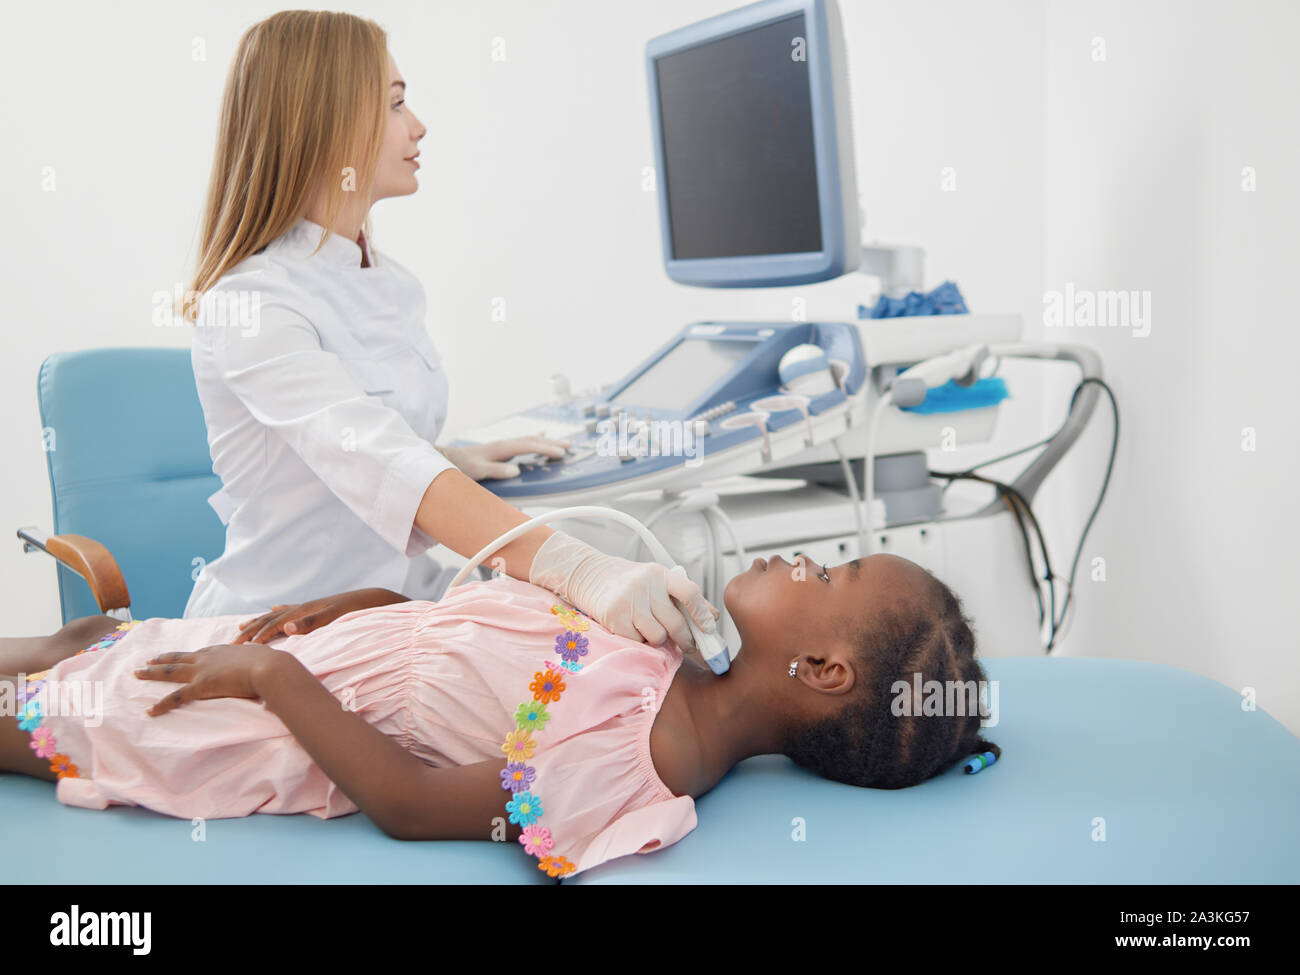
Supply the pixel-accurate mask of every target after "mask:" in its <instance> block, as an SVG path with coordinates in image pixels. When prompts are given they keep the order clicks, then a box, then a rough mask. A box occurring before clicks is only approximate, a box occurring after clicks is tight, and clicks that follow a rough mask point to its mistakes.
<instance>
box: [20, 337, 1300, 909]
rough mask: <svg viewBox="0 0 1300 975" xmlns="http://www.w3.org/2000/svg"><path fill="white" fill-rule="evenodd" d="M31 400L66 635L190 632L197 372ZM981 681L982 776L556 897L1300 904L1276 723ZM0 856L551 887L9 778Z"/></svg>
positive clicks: (717, 843) (277, 825)
mask: <svg viewBox="0 0 1300 975" xmlns="http://www.w3.org/2000/svg"><path fill="white" fill-rule="evenodd" d="M38 398H39V402H40V409H41V425H42V428H43V430H45V431H47V439H48V440H49V443H48V445H47V454H46V456H47V458H48V461H49V469H50V484H51V494H52V497H53V501H54V505H53V508H54V534H52V535H46V534H45V533H43V532H41V531H39V530H38V529H24V530H23V531H22V532H21V533H20V534H21V535H22V537H23V539H24V543H25V544H26V545H27V546H28V547H29V548H32V549H44V550H45V551H48V552H50V553H51V554H52V555H55V556H56V558H58V559H59V562H60V565H59V569H58V579H59V590H60V597H61V604H62V609H63V618H64V620H68V619H72V618H75V617H78V616H85V615H87V614H90V613H95V612H100V611H106V610H113V609H121V608H125V607H130V610H131V612H132V614H133V615H134V616H135V618H137V619H145V618H148V617H150V616H180V615H181V613H182V611H183V609H184V605H185V600H186V598H187V597H188V595H189V590H190V587H191V585H192V572H193V571H194V566H195V565H197V564H200V563H201V561H202V560H203V559H211V558H214V557H215V556H216V555H218V554H219V553H220V551H221V548H222V544H223V537H224V532H223V529H222V526H221V524H220V522H219V520H218V519H217V518H216V516H215V514H214V512H213V511H212V509H211V508H210V507H209V506H208V504H207V503H206V499H207V497H208V496H209V495H211V494H212V493H213V492H214V491H216V490H217V488H218V487H220V482H219V481H218V479H217V478H216V477H215V476H214V475H213V473H212V466H211V460H210V458H209V456H208V451H207V440H206V434H205V430H204V427H203V415H202V411H201V409H200V407H199V403H198V397H197V394H196V392H195V388H194V377H193V374H192V373H191V371H190V363H189V353H188V351H186V350H183V349H94V350H85V351H80V352H72V353H66V354H60V355H55V356H51V357H50V358H49V359H47V360H46V361H45V363H44V364H43V365H42V366H41V371H40V376H39V382H38ZM55 438H57V440H56V439H55ZM101 543H102V544H101ZM109 553H111V555H110V554H109ZM125 580H129V581H130V587H131V588H130V592H129V593H128V591H127V588H126V583H125ZM88 583H89V584H88ZM983 665H984V668H985V672H986V674H987V676H988V678H989V679H990V680H996V681H998V700H997V705H998V723H997V725H996V726H995V727H990V728H987V729H986V730H985V737H986V738H988V739H989V740H991V741H994V742H997V744H998V745H999V746H1001V748H1002V750H1003V755H1002V759H1001V760H1000V761H999V762H997V763H996V764H995V765H993V766H992V767H991V768H988V769H985V770H984V771H982V772H980V773H978V774H976V775H965V774H963V773H962V770H961V768H960V766H958V767H956V768H954V769H951V770H949V771H948V772H946V773H945V774H943V775H941V776H939V777H937V778H935V779H932V780H930V781H929V782H926V783H924V784H922V785H920V786H916V787H914V788H910V789H903V790H899V791H884V790H871V789H857V788H853V787H851V786H846V785H841V784H839V783H834V782H828V781H824V780H822V779H819V778H817V777H816V776H814V775H812V774H811V773H808V772H805V771H804V770H802V769H799V768H797V767H796V766H794V765H793V764H792V763H790V762H789V761H788V760H786V759H785V758H782V757H780V756H770V755H769V756H763V757H761V758H755V759H750V760H749V761H747V762H743V763H742V764H741V765H739V766H737V767H736V768H735V769H733V770H732V771H731V773H730V774H729V775H727V777H726V778H724V779H723V781H722V782H721V783H719V784H718V786H717V787H716V788H714V790H713V791H712V792H710V793H709V794H708V795H706V796H704V797H703V798H701V799H700V800H699V801H698V803H697V812H698V815H699V825H698V826H697V828H696V829H695V830H694V831H693V832H692V833H690V834H689V835H687V836H686V837H685V839H683V840H682V841H681V842H680V843H677V844H675V845H674V846H671V847H668V848H666V849H664V850H659V851H655V852H653V853H648V854H644V855H632V856H627V857H623V858H621V859H619V860H615V861H612V862H610V863H606V864H603V865H601V866H599V867H596V868H593V869H591V870H588V871H586V872H584V873H582V874H579V875H577V876H575V877H572V878H570V879H569V880H567V881H565V882H566V883H579V884H601V883H607V884H608V883H629V882H632V883H712V882H731V881H737V882H773V883H802V882H807V883H819V882H863V883H971V882H983V883H1051V882H1061V883H1074V882H1081V883H1093V882H1102V883H1107V882H1108V883H1266V882H1282V883H1297V882H1300V840H1297V837H1296V831H1297V826H1298V825H1300V739H1297V738H1296V737H1295V736H1294V735H1292V734H1291V733H1290V732H1288V731H1287V730H1286V729H1285V728H1284V727H1283V726H1282V725H1281V724H1279V723H1278V722H1277V721H1276V720H1275V719H1274V718H1272V717H1271V716H1269V714H1267V713H1266V711H1265V710H1256V711H1243V710H1242V707H1241V697H1240V695H1238V694H1237V693H1236V692H1235V691H1233V690H1232V689H1230V688H1227V687H1224V686H1223V685H1221V684H1218V683H1216V682H1215V681H1212V680H1209V679H1208V678H1205V677H1201V676H1199V675H1197V674H1194V673H1191V672H1189V671H1185V670H1181V669H1178V668H1174V667H1168V666H1163V665H1158V664H1149V663H1140V662H1134V661H1129V660H1117V659H1099V658H1083V657H1065V658H1056V657H1050V658H1049V657H1042V658H1039V657H1033V658H1030V657H992V658H987V659H984V660H983ZM1261 705H1262V707H1263V708H1265V709H1266V708H1268V707H1269V705H1270V702H1269V700H1268V699H1267V695H1264V696H1263V699H1262V700H1261ZM0 839H3V840H4V841H6V848H7V850H8V852H9V855H7V856H5V857H4V858H3V861H2V862H3V866H0V881H3V882H6V883H20V882H21V883H202V884H223V883H248V884H253V883H390V884H395V883H471V882H486V883H521V884H541V883H547V884H549V883H556V881H554V880H552V879H550V878H548V877H547V876H546V875H545V874H544V873H542V872H541V871H540V870H538V869H537V867H536V861H535V860H534V859H533V858H532V857H529V856H527V855H526V854H524V852H523V850H522V849H520V848H518V845H517V844H494V843H490V842H486V841H484V842H423V843H412V842H402V841H399V840H393V839H389V838H388V837H387V836H385V835H384V834H383V833H382V832H381V831H380V830H379V829H378V828H377V827H375V826H374V825H373V824H372V823H371V822H370V821H369V820H368V819H367V818H366V817H365V816H364V815H363V814H360V813H358V814H355V815H352V816H345V817H341V818H338V819H331V820H320V819H316V818H315V817H313V816H307V815H297V816H271V815H254V816H249V817H247V818H245V819H236V820H228V819H227V820H209V821H208V822H206V823H205V824H203V831H202V839H201V840H200V839H199V833H198V832H197V831H196V827H195V826H193V825H192V824H191V823H190V822H189V821H188V820H181V819H172V818H170V817H166V816H161V815H157V814H155V813H151V812H149V811H147V810H143V809H137V808H132V807H122V806H116V807H112V808H110V809H107V810H103V811H99V810H88V809H78V808H73V807H69V806H65V805H63V804H61V803H59V802H58V801H57V800H56V799H55V798H54V787H53V785H51V784H50V783H48V782H43V781H38V780H35V779H29V778H26V777H24V776H18V775H4V774H0ZM38 841H39V842H38Z"/></svg>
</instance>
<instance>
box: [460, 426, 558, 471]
mask: <svg viewBox="0 0 1300 975" xmlns="http://www.w3.org/2000/svg"><path fill="white" fill-rule="evenodd" d="M568 446H569V442H568V441H567V440H554V439H552V438H551V437H543V436H541V435H540V434H539V435H538V436H535V437H515V438H514V439H512V440H493V441H492V442H491V443H482V444H475V445H474V446H472V447H441V446H440V447H438V450H439V452H441V453H442V454H443V455H444V456H445V457H446V458H447V459H448V460H449V461H451V462H452V463H453V464H455V465H456V466H457V467H459V468H460V469H461V472H462V473H463V474H464V475H465V476H466V477H472V478H473V479H474V480H476V481H483V480H488V479H492V478H506V477H518V476H519V465H518V464H507V463H505V461H508V460H509V459H510V458H511V457H517V456H518V455H519V454H545V455H546V456H547V457H553V458H556V457H563V456H564V451H565V450H566V449H568Z"/></svg>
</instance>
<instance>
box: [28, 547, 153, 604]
mask: <svg viewBox="0 0 1300 975" xmlns="http://www.w3.org/2000/svg"><path fill="white" fill-rule="evenodd" d="M18 537H19V538H20V539H22V542H23V548H24V549H25V550H26V551H28V552H31V551H33V550H37V549H39V550H40V551H42V552H45V553H46V554H47V555H52V556H53V557H54V558H55V559H56V560H57V561H58V562H59V563H60V564H61V565H64V566H66V567H67V568H68V569H70V570H72V571H73V572H75V573H76V574H77V575H79V576H81V578H83V579H85V580H86V584H87V585H88V586H90V592H91V595H93V596H94V597H95V602H96V603H98V604H99V610H100V612H101V613H108V614H112V615H119V614H120V611H122V610H125V609H127V608H128V607H129V606H130V605H131V595H130V593H129V592H127V588H126V580H125V579H123V578H122V570H121V569H120V568H119V567H118V564H117V560H116V559H114V558H113V555H112V553H111V552H109V550H108V549H107V548H105V547H104V546H103V545H102V544H100V543H99V542H97V541H95V540H94V539H93V538H87V537H86V536H85V535H47V534H45V532H43V531H41V530H40V529H39V528H20V529H18ZM115 611H116V612H115Z"/></svg>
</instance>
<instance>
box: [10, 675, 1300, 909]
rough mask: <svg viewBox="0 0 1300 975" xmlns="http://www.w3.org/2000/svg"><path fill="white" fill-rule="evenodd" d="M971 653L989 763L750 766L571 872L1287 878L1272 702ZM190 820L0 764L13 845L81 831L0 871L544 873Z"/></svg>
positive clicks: (1184, 679) (1296, 793)
mask: <svg viewBox="0 0 1300 975" xmlns="http://www.w3.org/2000/svg"><path fill="white" fill-rule="evenodd" d="M985 668H986V671H987V673H988V676H989V679H990V680H996V681H998V687H999V712H1000V713H999V722H998V725H997V727H995V728H991V729H989V732H990V733H989V734H988V735H987V737H989V738H990V739H991V740H993V741H996V742H997V743H998V744H999V745H1000V746H1002V749H1003V758H1002V761H1000V762H998V763H997V764H996V765H994V766H993V767H992V768H990V769H986V770H985V771H983V772H980V773H979V774H978V775H965V774H963V773H962V772H961V771H960V769H953V770H951V771H949V772H947V773H945V774H943V775H941V776H939V777H937V778H935V779H931V780H930V781H929V782H926V783H924V784H923V785H920V786H916V787H914V788H911V789H903V790H899V791H884V790H873V789H855V788H853V787H851V786H845V785H840V784H839V783H835V782H827V781H825V780H823V779H819V778H817V777H816V776H814V775H812V774H810V773H807V772H805V771H804V770H802V769H800V768H798V767H796V766H795V765H793V764H792V763H791V762H789V761H788V760H786V759H785V758H782V757H780V756H772V755H768V756H763V757H762V758H754V759H750V760H749V761H747V762H743V763H741V764H740V765H739V766H737V767H736V768H735V769H733V770H732V772H731V773H730V774H729V775H728V776H727V777H726V778H724V779H723V780H722V782H721V783H719V785H718V786H717V787H716V788H715V789H714V790H713V791H712V792H710V793H709V794H708V795H706V796H704V797H703V798H702V799H700V800H699V801H698V802H697V804H696V806H697V812H698V815H699V825H698V826H697V827H696V829H695V831H694V832H692V833H690V834H689V835H688V836H687V837H686V838H685V839H683V840H682V841H681V842H680V843H677V844H676V845H674V846H671V847H668V848H666V849H664V850H660V851H656V852H654V853H648V854H644V855H635V856H629V857H623V858H621V859H619V860H613V861H611V862H609V863H606V864H604V865H602V866H599V867H596V868H594V869H592V870H588V871H586V872H584V873H582V874H579V875H578V876H576V877H574V878H572V879H570V880H568V881H565V882H566V883H576V884H619V883H653V884H677V883H689V884H699V883H728V882H738V883H765V882H774V883H953V884H967V883H1035V884H1041V883H1170V884H1188V883H1207V884H1221V883H1246V884H1252V883H1296V882H1300V840H1298V839H1297V835H1296V824H1297V823H1300V740H1297V739H1296V737H1295V736H1294V735H1292V734H1291V733H1290V732H1288V731H1287V730H1286V729H1285V728H1284V727H1282V725H1280V724H1279V723H1278V722H1277V721H1275V720H1274V719H1273V718H1272V717H1270V716H1269V715H1268V714H1266V713H1265V712H1263V711H1242V710H1241V705H1240V700H1241V699H1240V697H1239V696H1238V695H1237V694H1236V693H1234V692H1233V691H1232V690H1231V689H1229V688H1227V687H1224V686H1222V685H1221V684H1218V683H1216V682H1215V681H1212V680H1209V679H1207V678H1205V677H1201V676H1199V675H1197V674H1193V673H1191V672H1189V671H1185V670H1179V669H1177V668H1174V667H1167V666H1164V665H1160V664H1148V663H1138V662H1133V661H1126V660H1103V659H1092V658H1063V659H1038V658H1027V657H1002V658H992V659H989V660H986V661H985ZM1098 818H1100V819H1103V820H1104V826H1105V834H1104V835H1105V838H1104V840H1100V839H1095V838H1094V836H1099V835H1100V834H1099V833H1098V832H1097V830H1098V826H1097V825H1096V824H1095V823H1094V820H1096V819H1098ZM796 820H801V821H802V824H803V832H804V836H805V839H803V840H802V841H796V840H794V839H792V833H793V831H794V823H795V821H796ZM37 824H39V825H37ZM205 828H206V838H205V840H204V841H203V842H199V841H197V840H195V839H194V837H193V832H194V828H193V827H192V826H191V824H190V823H189V822H187V821H185V820H177V819H171V818H168V817H164V816H159V815H156V814H153V813H150V812H147V811H145V810H142V809H136V808H123V807H114V808H110V809H108V810H104V811H98V810H88V809H76V808H72V807H68V806H64V805H61V804H60V803H59V802H57V801H56V800H55V798H54V787H53V786H52V785H51V784H49V783H47V782H39V781H36V780H34V779H26V778H24V777H22V776H14V775H5V776H0V836H3V837H4V838H6V839H7V840H9V841H10V846H9V848H10V849H23V848H24V847H23V846H22V845H21V844H19V843H15V842H14V841H17V840H21V839H22V838H24V837H25V836H28V835H32V833H33V830H34V829H39V833H40V835H41V836H42V837H51V836H59V837H67V838H69V840H73V838H75V840H73V841H71V842H68V843H66V844H65V843H55V844H48V845H45V846H44V847H43V848H42V852H41V855H40V856H32V857H27V856H12V857H6V858H5V859H4V866H3V867H2V868H0V880H3V881H4V882H7V883H17V882H21V883H205V884H226V883H248V884H251V883H360V884H364V883H375V884H379V883H384V884H398V883H504V884H515V883H518V884H538V883H548V884H549V883H554V882H555V881H552V880H550V879H549V878H548V877H546V876H545V874H543V873H542V872H541V871H539V870H538V869H537V868H536V860H535V859H534V858H532V857H530V856H528V855H526V854H525V853H524V852H523V850H522V849H519V848H518V846H517V845H516V844H495V843H488V842H483V843H469V842H438V843H406V842H401V841H399V840H392V839H389V838H388V837H387V836H385V835H384V834H383V833H381V832H380V831H379V829H378V828H377V827H376V826H374V825H373V824H372V823H371V822H370V821H369V820H368V819H366V818H365V816H364V815H363V814H360V813H358V814H356V815H353V816H345V817H342V818H339V819H331V820H318V819H316V818H315V817H312V816H305V815H302V816H249V817H247V818H245V819H233V820H230V819H227V820H211V821H209V822H208V823H207V824H206V827H205Z"/></svg>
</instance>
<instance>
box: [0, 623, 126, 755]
mask: <svg viewBox="0 0 1300 975" xmlns="http://www.w3.org/2000/svg"><path fill="white" fill-rule="evenodd" d="M140 622H141V621H140V620H134V621H133V622H130V623H120V624H118V627H117V629H116V630H114V631H113V632H112V633H110V634H108V635H107V636H106V637H104V638H103V639H102V640H100V641H99V642H98V643H95V644H92V645H91V646H89V647H86V649H85V650H78V651H77V652H76V653H75V654H73V656H75V657H80V656H81V655H82V654H83V653H90V652H91V651H93V650H103V649H104V648H105V647H111V646H112V645H113V644H114V643H116V642H117V641H118V640H120V639H122V637H124V636H125V635H126V631H127V630H129V629H131V628H132V627H133V626H138V625H139V624H140ZM51 669H53V668H51ZM49 673H50V671H49V670H42V671H39V672H38V673H35V674H28V675H27V683H26V686H25V687H24V688H23V689H22V691H21V692H20V693H21V694H22V699H21V700H20V701H19V702H18V714H19V718H18V727H20V728H22V729H23V731H26V732H30V733H31V736H32V740H31V746H30V747H31V749H32V751H34V752H35V753H36V757H37V758H48V759H49V760H50V771H51V772H54V773H56V774H57V775H58V777H59V778H61V779H79V778H81V772H80V771H79V770H78V769H77V766H75V765H73V764H72V759H70V758H68V756H67V755H63V754H60V752H59V743H58V742H57V741H56V740H55V738H54V732H53V731H51V730H50V727H49V725H47V724H42V723H41V718H42V717H43V715H42V714H41V702H40V701H38V700H36V695H37V694H38V693H39V692H40V690H41V688H42V687H44V686H45V678H46V677H47V676H48V675H49Z"/></svg>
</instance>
